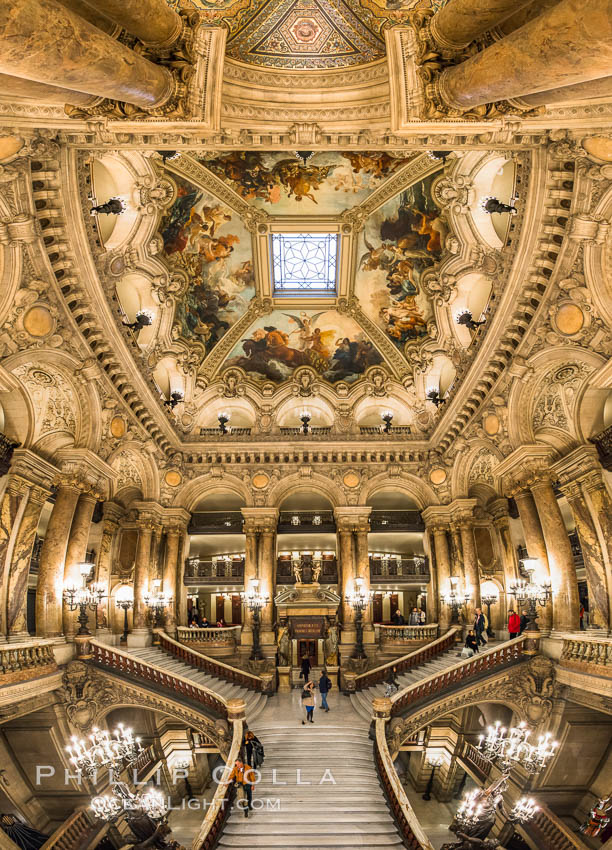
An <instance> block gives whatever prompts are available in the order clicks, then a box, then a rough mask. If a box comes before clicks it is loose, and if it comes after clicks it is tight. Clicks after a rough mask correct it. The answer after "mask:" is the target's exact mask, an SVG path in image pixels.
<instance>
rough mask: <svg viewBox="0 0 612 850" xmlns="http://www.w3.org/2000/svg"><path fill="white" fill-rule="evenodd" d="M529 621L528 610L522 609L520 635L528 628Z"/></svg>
mask: <svg viewBox="0 0 612 850" xmlns="http://www.w3.org/2000/svg"><path fill="white" fill-rule="evenodd" d="M528 622H529V617H528V616H527V611H521V630H520V632H519V635H522V634H523V632H524V631H525V629H526V628H527V623H528Z"/></svg>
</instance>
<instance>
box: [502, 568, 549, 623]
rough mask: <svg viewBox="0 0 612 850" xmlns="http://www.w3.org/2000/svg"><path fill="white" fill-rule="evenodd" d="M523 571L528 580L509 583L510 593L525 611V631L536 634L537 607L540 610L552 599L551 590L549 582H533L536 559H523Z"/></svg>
mask: <svg viewBox="0 0 612 850" xmlns="http://www.w3.org/2000/svg"><path fill="white" fill-rule="evenodd" d="M522 563H523V570H524V571H525V572H526V573H527V575H528V579H527V580H525V579H516V580H515V581H512V582H510V593H511V594H512V596H514V598H515V599H516V601H517V603H518V604H519V605H520V606H521V607H526V609H527V616H528V618H529V619H528V621H527V627H526V629H525V631H530V632H538V631H540V629H539V626H538V622H537V620H538V605H540V606H541V607H542V608H543V607H544V606H545V605H546V604H547V603H548V602H549V601H550V599H551V598H552V588H551V585H550V580H548V581H534V580H533V575H534V572H535V570H536V568H537V566H538V560H537V559H536V558H525V559H524V560H523V562H522Z"/></svg>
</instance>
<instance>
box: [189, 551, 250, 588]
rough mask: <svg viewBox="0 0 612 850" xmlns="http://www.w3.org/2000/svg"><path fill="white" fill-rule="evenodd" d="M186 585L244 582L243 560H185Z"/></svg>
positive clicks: (237, 583)
mask: <svg viewBox="0 0 612 850" xmlns="http://www.w3.org/2000/svg"><path fill="white" fill-rule="evenodd" d="M184 581H185V584H186V585H189V584H196V585H197V584H235V585H237V586H239V585H242V584H243V582H244V558H236V559H232V560H230V561H226V560H224V559H219V560H216V561H213V560H212V558H211V559H200V558H187V560H186V561H185V576H184Z"/></svg>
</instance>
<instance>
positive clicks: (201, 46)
mask: <svg viewBox="0 0 612 850" xmlns="http://www.w3.org/2000/svg"><path fill="white" fill-rule="evenodd" d="M179 14H180V15H181V17H182V18H183V22H184V25H183V29H182V33H181V35H180V37H179V39H178V40H176V41H175V42H174V43H173V44H171V45H170V46H169V47H166V48H163V47H159V46H158V47H145V49H144V50H142V49H141V48H139V52H140V53H141V55H144V56H145V57H146V58H147V59H149V60H151V61H152V62H154V63H155V64H156V65H162V66H164V67H166V68H167V69H168V71H169V75H168V79H169V84H170V85H169V88H168V92H167V94H166V95H165V96H164V98H163V100H162V101H161V102H160V103H159V104H157V105H156V106H155V107H153V108H152V109H143V108H141V107H138V106H134V105H133V104H131V103H123V102H121V101H117V100H110V99H108V98H100V99H98V100H97V101H96V102H95V103H94V104H93V105H91V106H87V107H84V106H66V113H67V115H69V116H70V118H92V117H96V116H108V117H109V118H130V119H137V118H152V117H163V118H176V119H181V120H184V119H197V120H198V121H200V122H202V125H203V128H204V129H213V130H214V129H218V128H219V127H220V118H221V81H222V77H223V59H224V55H225V42H226V39H227V30H225V29H224V28H222V27H207V26H205V25H204V22H203V21H202V20H201V19H200V15H199V13H198V12H194V11H187V10H180V11H179ZM135 42H136V40H135V39H134V43H135Z"/></svg>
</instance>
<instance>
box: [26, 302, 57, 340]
mask: <svg viewBox="0 0 612 850" xmlns="http://www.w3.org/2000/svg"><path fill="white" fill-rule="evenodd" d="M23 326H24V328H25V329H26V331H27V332H28V333H29V334H30V336H34V337H43V336H49V334H50V333H51V331H52V330H53V328H54V326H55V323H54V321H53V316H52V315H51V313H50V312H49V310H48V309H47V308H46V307H42V306H40V305H35V306H34V307H31V308H30V309H29V310H28V312H27V313H26V314H25V316H24V317H23Z"/></svg>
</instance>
